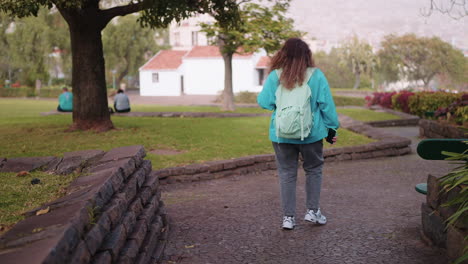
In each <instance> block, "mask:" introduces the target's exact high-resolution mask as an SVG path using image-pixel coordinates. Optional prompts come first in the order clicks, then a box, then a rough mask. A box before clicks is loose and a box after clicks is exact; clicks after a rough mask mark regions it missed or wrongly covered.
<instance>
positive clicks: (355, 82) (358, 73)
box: [353, 71, 361, 90]
mask: <svg viewBox="0 0 468 264" xmlns="http://www.w3.org/2000/svg"><path fill="white" fill-rule="evenodd" d="M354 76H355V77H356V80H355V81H354V87H353V89H354V90H356V89H357V88H359V85H360V84H361V74H360V72H358V71H356V73H355V74H354Z"/></svg>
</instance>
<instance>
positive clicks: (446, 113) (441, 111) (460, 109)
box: [434, 94, 468, 125]
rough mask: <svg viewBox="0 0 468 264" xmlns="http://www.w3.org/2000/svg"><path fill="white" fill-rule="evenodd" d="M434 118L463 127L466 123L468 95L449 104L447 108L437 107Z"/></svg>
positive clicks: (467, 117) (467, 118)
mask: <svg viewBox="0 0 468 264" xmlns="http://www.w3.org/2000/svg"><path fill="white" fill-rule="evenodd" d="M434 117H437V118H439V119H446V120H447V121H453V122H455V123H456V124H458V125H463V123H465V122H467V121H468V94H464V95H462V97H461V99H459V100H457V101H455V102H453V103H451V104H450V105H449V106H448V107H439V108H438V109H437V110H436V111H435V113H434Z"/></svg>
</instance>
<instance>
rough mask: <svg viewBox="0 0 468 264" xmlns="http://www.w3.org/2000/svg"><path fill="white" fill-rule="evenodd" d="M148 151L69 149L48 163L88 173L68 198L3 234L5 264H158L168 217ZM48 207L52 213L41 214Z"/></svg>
mask: <svg viewBox="0 0 468 264" xmlns="http://www.w3.org/2000/svg"><path fill="white" fill-rule="evenodd" d="M144 156H145V151H144V149H143V147H141V146H130V147H122V148H116V149H113V150H111V151H109V152H107V153H105V152H103V151H84V152H76V153H68V154H66V155H64V157H63V158H56V159H49V162H48V163H47V164H42V165H41V166H42V167H43V168H44V169H46V170H52V171H54V172H56V173H62V174H66V173H69V172H72V171H81V172H82V176H80V177H78V178H77V179H76V180H75V181H73V182H72V183H71V185H70V186H69V188H68V189H67V195H66V196H64V197H62V198H60V199H58V200H55V201H53V202H51V203H49V204H46V205H44V206H42V207H40V208H37V209H35V210H32V211H31V212H28V214H27V215H28V216H29V217H27V218H26V219H25V220H23V221H21V222H19V223H18V224H16V225H15V226H14V227H13V229H11V230H10V231H8V232H7V233H6V234H4V235H3V236H2V237H1V238H0V263H2V264H7V263H96V264H98V263H138V264H143V263H155V262H158V261H159V260H160V259H161V257H162V253H163V250H164V246H165V242H166V240H167V235H168V222H167V216H166V213H165V209H164V203H163V202H162V201H161V192H160V190H159V181H158V178H157V177H154V176H153V175H152V174H151V162H149V161H146V160H143V158H144ZM8 161H9V160H7V161H6V162H7V163H5V162H4V163H3V165H5V164H6V165H8ZM14 161H15V160H14ZM15 162H16V163H18V162H17V161H15ZM6 167H7V168H8V166H6ZM6 167H5V166H2V168H1V169H5V168H6ZM10 167H11V166H10ZM30 167H31V166H30ZM32 167H34V166H32ZM23 169H24V167H23ZM47 207H48V208H49V212H48V213H46V214H43V215H36V212H37V211H38V210H40V209H43V208H47Z"/></svg>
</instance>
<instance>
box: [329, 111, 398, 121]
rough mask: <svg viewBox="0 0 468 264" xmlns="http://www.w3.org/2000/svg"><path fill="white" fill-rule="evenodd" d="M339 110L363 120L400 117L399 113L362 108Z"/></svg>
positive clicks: (341, 112)
mask: <svg viewBox="0 0 468 264" xmlns="http://www.w3.org/2000/svg"><path fill="white" fill-rule="evenodd" d="M337 112H338V113H340V114H343V115H347V116H349V117H351V118H353V119H356V120H359V121H362V122H369V121H382V120H393V119H400V117H399V116H397V115H393V114H389V113H385V112H375V111H372V110H369V109H361V108H338V109H337Z"/></svg>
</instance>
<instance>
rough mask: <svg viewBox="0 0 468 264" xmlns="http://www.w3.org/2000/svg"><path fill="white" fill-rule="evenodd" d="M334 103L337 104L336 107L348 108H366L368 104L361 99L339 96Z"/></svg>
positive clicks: (334, 99)
mask: <svg viewBox="0 0 468 264" xmlns="http://www.w3.org/2000/svg"><path fill="white" fill-rule="evenodd" d="M333 101H334V102H335V105H336V106H348V105H354V106H364V105H365V103H366V102H365V100H364V99H363V98H360V97H349V96H339V95H334V96H333Z"/></svg>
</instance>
